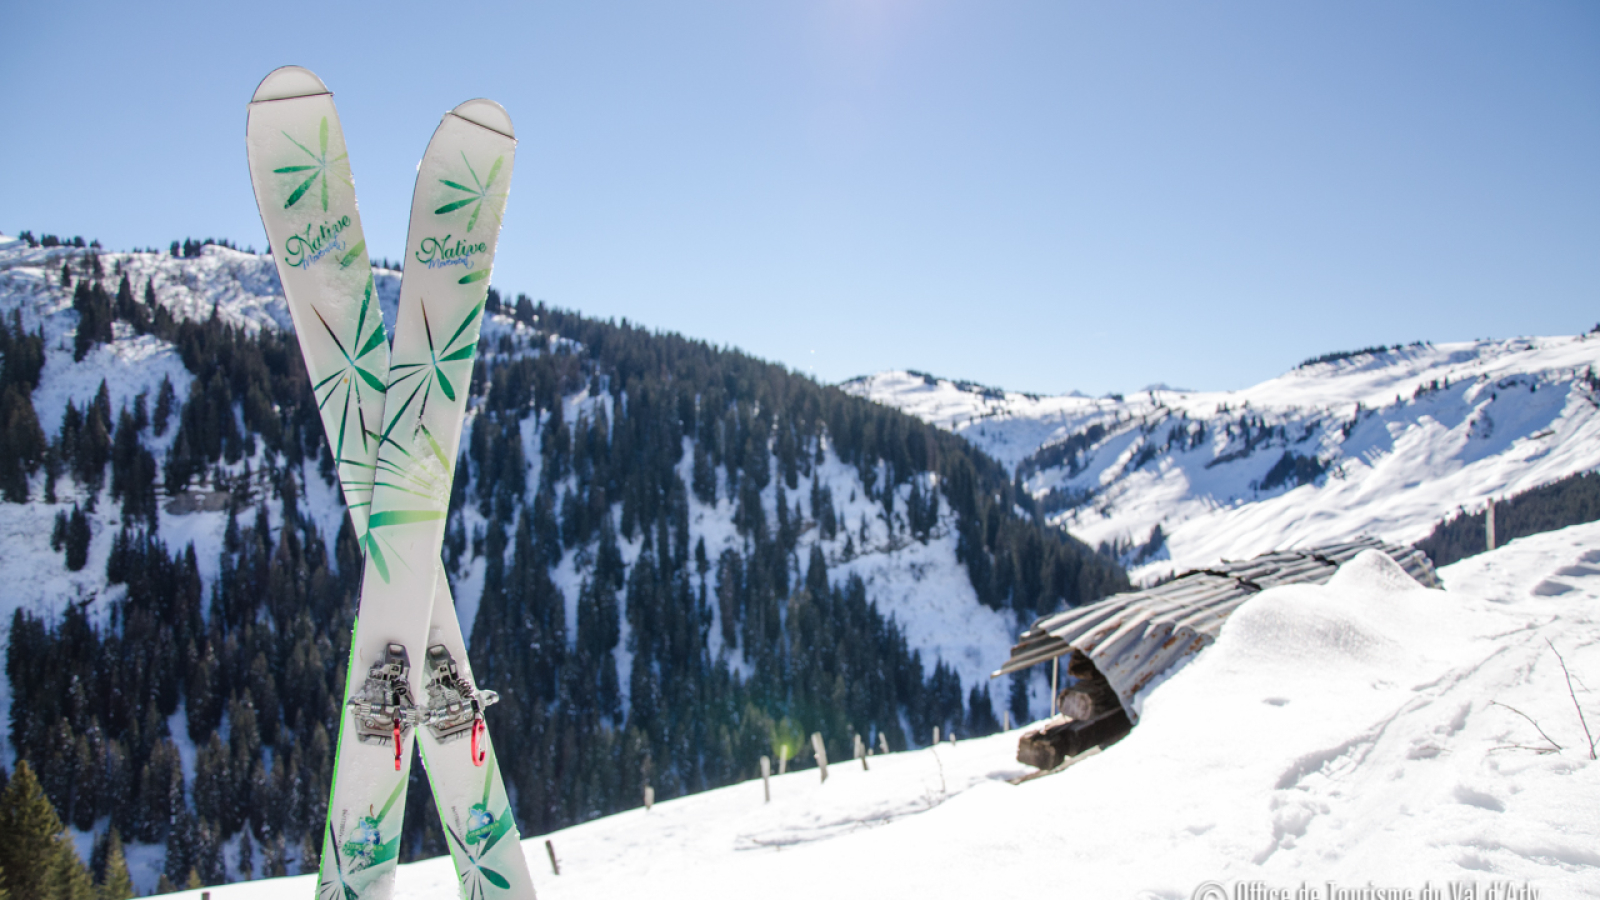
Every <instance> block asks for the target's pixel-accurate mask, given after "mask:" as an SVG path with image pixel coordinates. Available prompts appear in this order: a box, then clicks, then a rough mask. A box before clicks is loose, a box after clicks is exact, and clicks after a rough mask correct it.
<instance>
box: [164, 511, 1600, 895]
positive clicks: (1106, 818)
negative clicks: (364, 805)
mask: <svg viewBox="0 0 1600 900" xmlns="http://www.w3.org/2000/svg"><path fill="white" fill-rule="evenodd" d="M1440 574H1441V576H1442V578H1443V580H1444V583H1445V585H1446V589H1445V590H1443V591H1439V590H1426V589H1423V588H1421V587H1420V586H1418V585H1417V584H1416V583H1415V582H1412V581H1410V579H1409V578H1407V577H1406V576H1405V575H1404V573H1402V572H1400V571H1399V570H1398V568H1397V567H1396V566H1394V565H1393V563H1391V562H1390V561H1388V560H1387V558H1385V557H1382V556H1381V555H1378V554H1375V553H1369V554H1363V555H1362V556H1359V557H1357V558H1356V559H1354V560H1352V561H1351V562H1349V563H1347V564H1346V565H1345V566H1344V567H1343V568H1341V569H1340V571H1339V572H1338V573H1337V574H1336V575H1335V577H1334V579H1333V580H1332V581H1331V582H1329V583H1328V584H1327V585H1324V586H1306V585H1292V586H1286V587H1282V588H1276V589H1273V590H1268V591H1264V592H1262V593H1261V594H1259V595H1257V596H1256V597H1254V598H1252V599H1251V600H1250V601H1248V602H1247V603H1246V604H1245V605H1243V606H1241V607H1240V608H1239V610H1238V611H1237V612H1236V613H1235V614H1234V615H1233V617H1232V618H1231V619H1230V620H1229V621H1228V622H1227V623H1226V625H1225V626H1224V627H1223V629H1222V632H1221V634H1220V635H1219V638H1218V640H1217V642H1216V644H1215V645H1214V646H1213V647H1212V648H1210V649H1209V650H1207V651H1206V652H1205V653H1204V654H1202V655H1201V656H1200V657H1199V659H1197V660H1196V661H1195V662H1194V663H1193V664H1191V665H1190V666H1188V667H1186V668H1185V669H1183V670H1182V671H1180V672H1179V673H1178V674H1177V675H1175V676H1174V677H1173V678H1172V679H1170V680H1169V681H1168V682H1166V683H1165V684H1164V685H1163V686H1161V687H1160V688H1158V689H1157V690H1155V691H1154V692H1152V694H1151V696H1150V697H1149V700H1148V702H1147V704H1146V707H1145V716H1144V718H1143V720H1142V722H1141V724H1140V726H1139V727H1138V728H1137V729H1136V730H1135V731H1134V732H1133V734H1131V735H1130V736H1129V737H1128V738H1126V739H1125V740H1124V741H1122V742H1121V743H1119V744H1117V745H1115V746H1113V747H1111V748H1109V749H1108V750H1107V751H1105V752H1103V753H1101V754H1099V755H1097V756H1093V757H1090V758H1087V759H1084V760H1083V761H1081V762H1079V763H1078V764H1077V765H1075V766H1073V767H1072V768H1069V769H1067V770H1066V771H1065V772H1062V773H1060V774H1057V775H1053V776H1049V777H1045V778H1040V779H1036V780H1033V781H1030V782H1026V783H1023V784H1020V785H1012V784H1010V783H1008V781H1007V779H1008V778H1011V777H1014V776H1015V775H1017V774H1020V773H1021V772H1022V771H1023V768H1022V767H1021V766H1019V765H1018V764H1017V763H1015V762H1013V760H1012V757H1013V754H1014V751H1015V739H1016V734H1015V733H1011V734H1005V735H996V736H993V737H990V738H984V739H979V740H971V741H962V742H961V743H959V744H957V745H955V746H950V745H941V746H940V747H938V748H936V749H922V750H917V751H912V752H906V753H897V754H892V755H889V756H874V757H872V758H871V760H870V764H871V770H870V771H862V770H861V767H860V765H859V764H858V763H854V762H850V761H847V760H840V761H838V762H835V763H834V764H833V765H832V766H830V769H829V775H830V777H829V779H828V781H827V782H826V783H822V782H821V781H820V779H819V776H818V773H817V772H816V771H815V770H807V771H803V772H797V773H791V774H789V775H786V776H783V777H779V778H774V779H773V781H772V792H773V800H772V802H771V804H766V803H763V802H762V788H761V785H760V784H758V783H757V782H755V781H749V782H745V783H743V784H739V785H735V786H732V787H728V788H724V789H721V790H716V791H710V792H707V793H703V794H699V795H695V796H691V797H685V798H682V799H678V800H673V801H670V802H665V803H661V804H658V805H656V806H655V808H654V809H653V810H651V811H649V812H645V811H643V810H640V809H636V810H632V811H629V812H625V813H621V814H618V815H615V816H610V817H607V818H604V819H598V820H595V821H592V822H588V823H585V824H582V825H578V826H574V827H572V828H568V829H565V830H562V831H558V832H555V833H554V834H552V835H549V836H548V837H549V839H550V840H551V841H552V843H553V845H554V847H555V850H556V853H557V855H558V857H559V859H560V861H561V870H562V874H561V875H560V876H555V875H552V874H550V869H549V864H548V860H547V857H546V856H545V848H544V846H543V840H542V839H532V840H528V841H526V842H525V843H524V851H525V852H526V853H527V854H528V858H529V861H530V863H531V864H532V865H533V866H534V871H535V872H539V873H543V874H542V875H540V876H538V878H537V884H538V889H539V891H540V896H541V897H543V898H545V900H561V898H564V897H595V896H651V897H696V898H715V897H741V898H742V897H746V896H749V895H750V894H751V893H752V892H759V894H760V895H761V896H764V897H772V898H784V897H795V898H806V900H811V898H815V897H817V896H841V895H846V894H848V895H851V896H868V897H906V896H918V897H924V898H939V897H996V896H1008V895H1010V896H1022V895H1026V894H1033V893H1037V892H1038V891H1039V890H1040V889H1041V887H1043V888H1044V889H1045V890H1049V891H1052V892H1059V893H1062V894H1064V895H1067V896H1085V897H1146V898H1172V900H1176V898H1186V897H1190V896H1192V895H1194V892H1195V889H1196V888H1197V886H1199V885H1200V884H1201V883H1203V882H1206V881H1213V880H1214V881H1217V882H1219V883H1221V884H1222V885H1224V888H1225V890H1227V891H1229V892H1230V893H1228V894H1227V896H1242V894H1234V893H1232V892H1233V891H1235V890H1238V889H1239V886H1240V885H1248V884H1252V883H1260V884H1261V885H1262V887H1263V888H1271V889H1275V890H1296V889H1298V888H1300V887H1301V886H1302V885H1304V886H1306V887H1307V888H1308V889H1309V890H1310V891H1313V892H1312V893H1308V894H1305V895H1304V896H1318V897H1324V898H1326V897H1328V896H1330V886H1333V887H1337V888H1341V889H1345V890H1350V891H1358V890H1360V889H1366V888H1384V889H1391V890H1405V889H1409V890H1411V891H1413V894H1412V896H1413V897H1415V896H1418V895H1419V892H1420V891H1421V890H1422V889H1423V888H1424V887H1428V888H1432V889H1434V890H1438V891H1440V892H1441V893H1440V896H1452V894H1451V889H1452V887H1453V886H1454V887H1458V888H1459V887H1460V886H1465V885H1474V886H1476V888H1477V890H1478V891H1479V893H1478V894H1477V895H1476V896H1479V897H1482V896H1485V893H1486V892H1487V891H1488V889H1489V888H1490V886H1491V885H1493V886H1495V888H1496V889H1497V891H1498V890H1499V889H1501V888H1503V887H1504V886H1505V885H1507V884H1509V885H1511V886H1512V887H1513V888H1514V889H1516V890H1521V889H1522V888H1524V887H1525V886H1526V887H1530V888H1532V889H1533V890H1534V891H1537V892H1538V896H1541V897H1585V896H1587V897H1593V896H1600V850H1597V849H1596V848H1600V763H1597V762H1595V761H1592V760H1590V759H1589V758H1588V757H1589V754H1588V751H1587V744H1586V742H1585V738H1584V736H1583V729H1582V727H1581V726H1580V722H1579V718H1578V715H1577V713H1576V712H1575V711H1574V705H1573V700H1572V698H1571V697H1570V696H1569V694H1568V689H1567V682H1566V679H1565V676H1564V674H1563V671H1562V667H1561V664H1560V662H1559V661H1558V659H1557V657H1556V653H1555V652H1554V651H1559V652H1560V653H1561V654H1562V655H1563V656H1564V657H1565V661H1566V666H1567V667H1568V669H1569V670H1570V671H1571V673H1572V675H1573V682H1572V683H1573V685H1574V688H1573V690H1574V692H1575V696H1576V697H1577V698H1578V700H1579V702H1581V703H1582V704H1583V706H1584V709H1585V712H1586V715H1587V716H1588V721H1589V729H1590V730H1591V731H1592V732H1593V731H1596V727H1597V726H1600V704H1597V703H1596V698H1595V692H1594V690H1593V689H1592V688H1591V687H1588V685H1591V684H1594V683H1596V682H1597V681H1600V623H1597V621H1596V617H1595V610H1596V609H1597V608H1600V607H1597V606H1596V601H1600V523H1591V524H1588V525H1579V526H1574V527H1571V528H1567V529H1564V530H1562V531H1557V532H1551V533H1547V534H1541V535H1535V536H1532V537H1527V538H1521V539H1519V540H1516V541H1513V542H1512V543H1510V544H1508V545H1506V546H1505V547H1502V548H1500V549H1498V550H1496V551H1494V552H1492V553H1487V554H1483V555H1480V556H1477V557H1473V558H1471V559H1468V560H1464V561H1462V562H1460V563H1457V564H1455V565H1453V566H1449V567H1446V568H1445V569H1442V570H1441V572H1440ZM1547 641H1548V642H1549V643H1547ZM1552 648H1553V649H1552ZM1513 708H1514V709H1515V710H1518V711H1520V712H1522V713H1525V714H1526V715H1527V716H1528V717H1530V718H1531V719H1532V720H1533V721H1535V722H1537V723H1539V725H1540V727H1541V728H1543V730H1544V731H1546V732H1548V733H1549V734H1550V735H1551V737H1552V738H1554V739H1555V740H1556V741H1558V742H1560V743H1561V745H1562V749H1561V750H1560V751H1557V752H1539V751H1538V750H1537V749H1523V748H1526V747H1533V748H1538V747H1540V746H1541V745H1543V741H1542V740H1541V739H1540V737H1539V734H1538V732H1537V731H1535V730H1534V728H1533V726H1532V725H1531V724H1530V723H1529V721H1527V720H1525V719H1523V718H1521V717H1519V716H1518V715H1517V714H1515V713H1514V712H1512V711H1511V710H1512V709H1513ZM313 889H314V888H313V885H312V878H311V877H309V876H303V877H299V878H292V879H279V880H274V881H262V882H254V883H250V884H239V885H232V886H224V887H214V888H210V889H209V890H210V891H211V894H212V896H213V897H214V898H216V900H252V898H266V897H278V896H285V895H297V894H298V895H309V894H310V893H311V892H312V891H313ZM453 890H454V873H453V871H452V869H451V866H450V863H449V862H448V859H447V858H439V859H433V860H426V861H422V862H419V863H416V864H412V865H407V866H403V867H401V869H400V873H399V877H398V880H397V892H396V896H397V897H399V898H404V900H409V898H423V897H441V896H451V895H452V894H453ZM1504 895H1505V894H1504V893H1503V892H1502V893H1497V894H1496V896H1504ZM177 896H181V897H185V898H195V897H198V893H197V892H189V893H185V894H180V895H177ZM1256 896H1264V894H1257V895H1256ZM1282 896H1287V894H1284V895H1282ZM1349 896H1360V894H1355V893H1353V894H1350V895H1349ZM1366 896H1371V894H1368V895H1366ZM1395 896H1402V895H1400V894H1396V895H1395Z"/></svg>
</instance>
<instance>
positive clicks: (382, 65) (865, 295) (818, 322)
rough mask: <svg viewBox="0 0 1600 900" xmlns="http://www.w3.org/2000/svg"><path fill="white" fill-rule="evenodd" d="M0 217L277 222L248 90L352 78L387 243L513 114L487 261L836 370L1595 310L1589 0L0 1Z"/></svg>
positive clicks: (1351, 341)
mask: <svg viewBox="0 0 1600 900" xmlns="http://www.w3.org/2000/svg"><path fill="white" fill-rule="evenodd" d="M3 22H4V25H3V27H4V30H5V33H6V39H5V41H4V43H5V50H4V51H3V52H0V123H3V125H0V131H3V133H4V136H5V139H4V140H0V169H3V171H5V172H6V173H7V177H6V178H5V179H4V180H3V181H0V231H4V232H5V233H7V234H15V233H16V232H17V231H19V230H21V229H24V228H28V229H32V230H33V231H34V232H35V233H46V232H49V233H57V234H62V235H71V234H82V235H83V236H84V237H86V238H98V239H100V240H101V241H102V242H103V243H104V244H105V245H107V246H108V247H112V248H119V249H120V248H128V247H134V246H146V245H155V246H166V245H167V243H168V242H170V241H171V240H172V239H174V238H182V237H184V236H194V237H197V238H198V237H203V236H216V237H228V238H231V239H233V240H235V241H237V242H238V243H240V244H241V245H247V244H253V245H255V246H256V247H258V248H260V247H262V246H263V244H264V236H263V232H262V229H261V224H260V220H259V219H258V218H257V215H256V210H255V203H254V200H253V197H252V195H251V192H250V183H249V176H248V174H247V172H246V169H245V159H244V124H245V104H246V102H247V101H248V99H249V97H250V94H251V92H252V91H253V90H254V88H255V86H256V83H257V82H258V81H259V80H260V79H261V77H262V76H263V75H265V74H266V73H267V72H268V71H269V70H271V69H272V68H274V67H275V66H278V65H283V64H288V63H295V64H299V65H304V66H307V67H308V68H311V69H312V70H313V71H315V72H317V73H318V74H319V75H321V76H322V77H323V79H324V80H325V81H326V82H327V83H328V85H329V86H330V87H331V88H332V89H333V91H334V93H335V96H336V100H337V103H338V105H339V110H340V114H341V117H342V120H343V123H344V127H345V134H346V138H347V142H348V145H349V148H350V152H351V158H352V164H353V167H354V171H355V175H356V181H357V188H358V191H359V195H360V198H361V209H362V218H363V223H364V225H365V227H366V233H367V238H368V243H369V246H370V247H371V248H372V250H373V252H374V254H375V255H378V256H389V257H398V256H399V255H400V254H401V252H402V243H403V241H404V238H405V228H406V220H405V218H406V214H407V212H408V210H409V204H410V196H411V189H412V184H413V182H414V180H415V164H416V162H417V160H418V159H419V158H420V156H421V154H422V151H423V148H424V147H425V145H426V144H427V141H428V138H429V136H430V135H431V134H432V131H433V129H434V127H435V126H436V125H437V123H438V120H439V116H440V115H441V114H442V113H443V112H444V111H445V110H447V109H449V108H450V107H452V106H454V105H455V104H456V103H458V102H460V101H462V100H465V99H467V98H470V97H475V96H489V97H493V98H494V99H496V100H499V101H500V102H501V103H503V104H504V105H505V106H506V108H507V109H508V110H509V111H510V113H511V115H512V117H513V118H514V119H515V121H516V123H517V127H518V132H519V136H520V137H521V138H522V143H521V147H520V150H519V155H518V160H517V171H516V176H515V181H514V183H513V185H512V193H511V201H510V205H509V207H508V210H507V213H506V226H505V231H504V233H503V236H502V240H501V245H500V254H499V260H498V261H497V265H496V270H495V283H496V284H497V285H498V286H499V287H500V288H501V289H502V290H504V291H508V292H512V293H515V292H519V291H520V292H526V293H527V294H529V295H530V296H532V297H534V298H536V299H544V300H547V301H548V302H550V303H553V304H557V305H560V306H565V307H570V308H575V309H578V310H581V311H582V312H584V313H587V314H590V315H596V316H601V317H619V318H620V317H624V316H626V317H628V318H629V319H631V320H634V321H636V322H639V323H642V324H645V325H647V326H650V327H655V328H662V329H670V330H674V331H679V332H682V333H684V334H687V335H689V336H692V337H698V338H704V339H707V340H710V341H712V342H714V343H718V344H731V345H735V346H738V347H741V348H743V349H745V350H748V351H750V352H752V353H754V354H756V355H759V356H763V357H767V358H770V359H774V360H777V361H780V362H783V363H785V364H787V365H789V366H790V367H792V368H795V369H798V370H801V371H807V372H814V373H815V375H816V376H817V377H818V378H819V379H822V380H825V381H837V380H841V379H844V378H848V377H850V376H852V375H856V374H863V373H866V372H871V371H876V370H880V369H885V368H891V367H906V368H915V369H921V370H925V371H930V372H934V373H937V374H941V375H947V376H951V377H960V378H969V379H973V380H976V381H981V382H984V383H989V384H995V385H1000V386H1004V387H1008V388H1013V389H1018V390H1029V391H1037V392H1051V393H1053V392H1060V391H1067V390H1072V389H1080V390H1084V391H1086V392H1089V393H1103V392H1106V391H1129V390H1136V389H1138V388H1140V387H1142V386H1144V385H1146V384H1149V383H1152V382H1157V381H1161V382H1166V383H1168V384H1172V385H1177V386H1184V387H1195V388H1208V389H1224V388H1235V387H1243V386H1245V385H1248V384H1252V383H1254V382H1257V381H1260V380H1263V379H1266V378H1270V377H1272V376H1274V375H1276V374H1279V373H1281V372H1282V371H1284V370H1286V369H1288V368H1289V367H1291V366H1293V365H1294V364H1295V363H1297V362H1299V361H1300V360H1302V359H1304V358H1306V357H1308V356H1313V355H1316V354H1319V353H1322V352H1325V351H1330V350H1339V349H1352V348H1355V347H1360V346H1366V345H1371V344H1378V343H1394V342H1399V341H1411V340H1415V339H1419V338H1420V339H1428V340H1433V341H1436V342H1438V341H1447V340H1462V339H1468V338H1473V337H1488V336H1495V337H1504V336H1512V335H1519V334H1562V333H1567V334H1570V333H1574V332H1578V331H1586V330H1588V329H1589V328H1591V327H1593V326H1594V325H1595V324H1596V323H1597V322H1600V4H1595V3H1592V2H1533V3H1506V2H1491V3H1474V2H1461V0H1450V2H1437V3H1435V2H1421V0H1417V2H1404V3H1393V2H1378V3H1362V2H1354V3H1350V2H1341V3H1326V2H1324V3H1310V2H1306V3H1283V2H1276V0H1273V2H1256V3H1238V2H1204V3H1198V2H1181V3H1180V2H1127V3H1123V2H1116V3H1111V2H1105V3H1076V2H1067V0H1046V2H1021V0H981V2H980V0H967V2H942V0H759V2H743V0H726V2H691V0H673V2H638V3H616V2H570V0H569V2H560V3H554V2H537V3H525V4H508V5H505V6H494V5H482V4H470V3H441V2H434V3H429V4H394V3H386V4H374V5H372V6H371V7H369V8H366V9H360V10H358V9H356V5H355V4H348V5H341V4H317V3H293V4H290V3H281V4H274V3H250V4H233V3H217V2H211V3H204V4H192V5H184V4H129V3H116V4H103V5H99V6H95V5H92V4H64V3H12V4H7V8H6V10H5V13H4V15H3Z"/></svg>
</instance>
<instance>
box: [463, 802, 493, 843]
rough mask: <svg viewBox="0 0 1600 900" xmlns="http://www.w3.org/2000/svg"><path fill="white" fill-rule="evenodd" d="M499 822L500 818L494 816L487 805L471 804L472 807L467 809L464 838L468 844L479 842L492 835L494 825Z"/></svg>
mask: <svg viewBox="0 0 1600 900" xmlns="http://www.w3.org/2000/svg"><path fill="white" fill-rule="evenodd" d="M499 822H500V820H499V819H496V818H495V815H494V813H492V812H489V808H488V807H487V806H485V805H483V804H482V803H474V804H472V808H471V809H469V810H467V834H466V839H467V844H468V846H471V845H473V844H476V843H479V842H481V841H482V840H484V839H485V838H487V837H489V836H490V835H492V834H493V833H494V830H495V826H496V825H497V824H499Z"/></svg>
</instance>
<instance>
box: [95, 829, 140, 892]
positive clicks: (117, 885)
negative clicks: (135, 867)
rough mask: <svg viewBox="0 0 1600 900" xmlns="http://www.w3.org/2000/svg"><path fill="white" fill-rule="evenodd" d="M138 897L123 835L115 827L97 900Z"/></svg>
mask: <svg viewBox="0 0 1600 900" xmlns="http://www.w3.org/2000/svg"><path fill="white" fill-rule="evenodd" d="M137 895H138V892H137V891H136V890H135V889H134V887H133V877H132V876H131V875H129V874H128V859H127V857H126V856H125V855H123V851H122V835H121V834H120V833H118V831H117V829H116V828H114V827H113V828H112V829H111V836H110V839H109V841H108V843H107V849H106V866H105V874H104V875H103V876H102V877H101V879H100V884H99V887H98V888H97V889H96V891H95V897H96V900H131V898H133V897H135V896H137Z"/></svg>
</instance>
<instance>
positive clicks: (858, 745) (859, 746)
mask: <svg viewBox="0 0 1600 900" xmlns="http://www.w3.org/2000/svg"><path fill="white" fill-rule="evenodd" d="M854 737H855V751H854V752H855V755H856V759H859V760H861V771H863V772H870V771H872V770H871V769H868V768H867V742H866V741H863V740H862V739H861V735H859V734H857V735H854Z"/></svg>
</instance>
